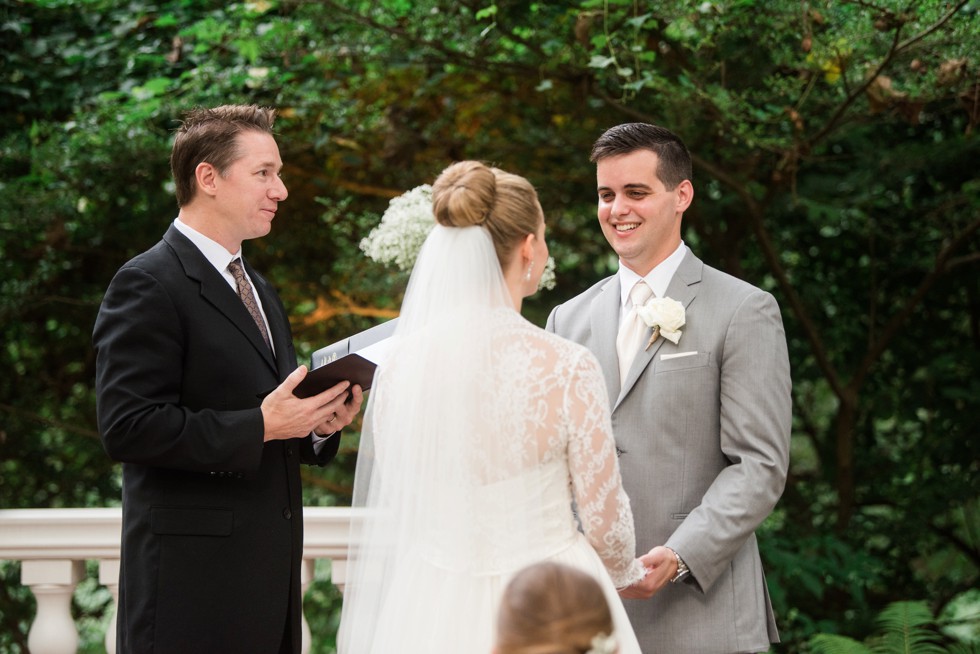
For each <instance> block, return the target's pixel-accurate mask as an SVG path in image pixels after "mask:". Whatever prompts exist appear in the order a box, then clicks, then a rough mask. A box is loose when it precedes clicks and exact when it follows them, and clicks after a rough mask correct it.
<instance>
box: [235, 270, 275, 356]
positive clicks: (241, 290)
mask: <svg viewBox="0 0 980 654" xmlns="http://www.w3.org/2000/svg"><path fill="white" fill-rule="evenodd" d="M228 270H229V271H231V275H232V277H234V278H235V284H237V285H238V297H240V298H242V302H244V303H245V308H246V309H248V312H249V313H250V314H252V320H254V321H255V324H256V325H257V326H258V328H259V332H261V333H262V340H264V341H265V344H266V345H267V346H269V349H270V350H271V349H272V344H271V343H270V342H269V332H268V330H267V329H266V328H265V320H263V319H262V312H261V311H259V303H258V302H256V301H255V294H254V293H253V292H252V285H251V284H250V283H249V281H248V279H247V278H246V277H245V271H244V270H242V260H241V259H235V260H234V261H232V262H231V263H229V264H228Z"/></svg>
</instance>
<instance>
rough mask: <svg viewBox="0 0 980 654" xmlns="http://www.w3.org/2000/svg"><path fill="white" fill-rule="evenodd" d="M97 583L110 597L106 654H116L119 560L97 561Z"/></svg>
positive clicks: (106, 631)
mask: <svg viewBox="0 0 980 654" xmlns="http://www.w3.org/2000/svg"><path fill="white" fill-rule="evenodd" d="M99 583H100V584H102V585H103V586H105V587H106V588H108V589H109V593H110V594H111V595H112V619H111V620H110V621H109V626H108V627H106V630H105V651H106V654H116V618H117V616H118V615H119V559H102V560H101V561H99Z"/></svg>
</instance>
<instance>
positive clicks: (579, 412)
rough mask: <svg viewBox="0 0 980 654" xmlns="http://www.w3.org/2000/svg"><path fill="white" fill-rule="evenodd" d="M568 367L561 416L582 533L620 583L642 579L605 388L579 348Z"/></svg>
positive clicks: (590, 360) (587, 355) (591, 358)
mask: <svg viewBox="0 0 980 654" xmlns="http://www.w3.org/2000/svg"><path fill="white" fill-rule="evenodd" d="M571 366H572V369H571V371H570V373H571V374H570V380H571V381H570V384H569V385H568V387H567V391H566V394H565V416H566V421H567V422H566V429H567V430H568V434H569V437H568V466H569V470H570V472H571V477H572V492H573V494H574V496H575V502H576V504H577V505H578V515H579V520H580V521H581V523H582V529H583V531H584V532H585V537H586V538H587V539H588V541H589V542H590V543H591V544H592V547H594V548H595V550H596V552H597V553H598V554H599V557H600V558H601V559H602V562H603V564H604V565H605V567H606V570H608V571H609V575H610V576H611V577H612V580H613V582H614V583H615V584H616V587H617V588H623V587H625V586H629V585H630V584H633V583H635V582H636V581H639V580H640V579H642V578H643V576H644V570H643V565H642V564H641V563H640V561H639V560H638V559H636V558H634V557H635V552H636V534H635V532H634V529H633V513H632V511H631V509H630V503H629V498H628V497H627V496H626V492H625V491H624V490H623V484H622V480H621V478H620V474H619V462H618V460H617V458H616V445H615V441H614V440H613V436H612V422H611V420H610V417H609V401H608V398H607V395H606V388H605V385H604V382H603V379H602V373H601V371H600V369H599V364H598V362H597V361H596V359H595V357H594V356H592V355H591V354H590V353H588V352H582V354H581V356H578V357H575V358H574V360H573V361H572V363H571Z"/></svg>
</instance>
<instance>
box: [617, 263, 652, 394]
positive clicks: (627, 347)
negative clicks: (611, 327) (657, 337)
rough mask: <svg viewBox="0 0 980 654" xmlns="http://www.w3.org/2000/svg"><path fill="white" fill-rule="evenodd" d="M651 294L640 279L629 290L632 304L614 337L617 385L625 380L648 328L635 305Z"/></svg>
mask: <svg viewBox="0 0 980 654" xmlns="http://www.w3.org/2000/svg"><path fill="white" fill-rule="evenodd" d="M651 295H653V291H652V290H650V287H649V286H647V285H646V282H644V281H643V280H642V279H641V280H640V281H638V282H636V285H634V286H633V288H632V289H631V290H630V300H632V302H633V306H632V307H631V308H630V311H629V313H627V314H626V318H625V319H624V320H623V324H622V325H621V326H620V328H619V336H617V337H616V354H618V355H619V385H620V386H622V385H623V382H624V381H626V373H627V372H629V369H630V366H631V365H632V364H633V359H634V358H636V351H637V349H639V347H640V340H641V339H642V338H643V335H644V333H645V332H646V331H647V330H649V329H650V328H649V327H648V326H647V325H646V323H644V322H643V320H642V319H641V318H640V315H639V314H638V313H637V311H636V307H638V306H640V305H642V304H644V303H645V302H646V301H647V300H649V299H650V296H651Z"/></svg>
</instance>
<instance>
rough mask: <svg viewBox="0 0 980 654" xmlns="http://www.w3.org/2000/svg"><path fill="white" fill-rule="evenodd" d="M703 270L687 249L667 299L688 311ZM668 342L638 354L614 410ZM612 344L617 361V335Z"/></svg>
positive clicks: (656, 343)
mask: <svg viewBox="0 0 980 654" xmlns="http://www.w3.org/2000/svg"><path fill="white" fill-rule="evenodd" d="M703 268H704V264H703V263H702V262H701V260H700V259H698V258H697V257H696V256H694V253H693V252H691V249H690V248H687V254H685V255H684V259H683V260H682V261H681V265H680V266H679V267H678V268H677V272H675V273H674V276H673V277H672V278H671V280H670V284H668V285H667V295H666V297H669V298H671V299H673V300H677V301H678V302H680V303H681V304H683V305H684V309H685V310H686V309H687V308H688V306H690V304H691V302H693V301H694V298H695V296H696V295H697V294H698V291H697V289H698V286H697V285H698V284H699V283H700V282H701V272H702V269H703ZM683 333H684V330H683V329H681V334H682V336H681V340H683V339H684V337H683ZM666 342H667V339H665V338H658V339H657V340H656V341H655V342H654V344H653V345H651V346H650V348H649V349H647V350H640V352H639V353H637V355H636V358H635V359H633V365H632V366H631V367H630V371H629V374H627V375H626V379H625V380H624V381H623V388H622V389H621V390H620V391H619V393H618V394H611V395H610V397H616V398H617V400H616V402H615V404H614V405H613V410H615V409H616V408H617V407H618V406H619V405H620V404H621V403H622V402H623V400H624V399H626V396H627V395H628V394H629V392H630V390H632V388H633V386H634V385H635V384H636V382H637V380H638V379H639V378H640V375H642V374H643V371H644V370H646V368H647V366H648V365H650V362H651V361H653V358H654V357H655V356H656V355H657V352H658V351H659V350H660V348H661V347H663V344H664V343H666ZM612 343H613V350H614V352H613V357H614V360H615V358H616V354H615V343H616V336H615V335H613V337H612ZM678 345H680V343H678Z"/></svg>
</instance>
